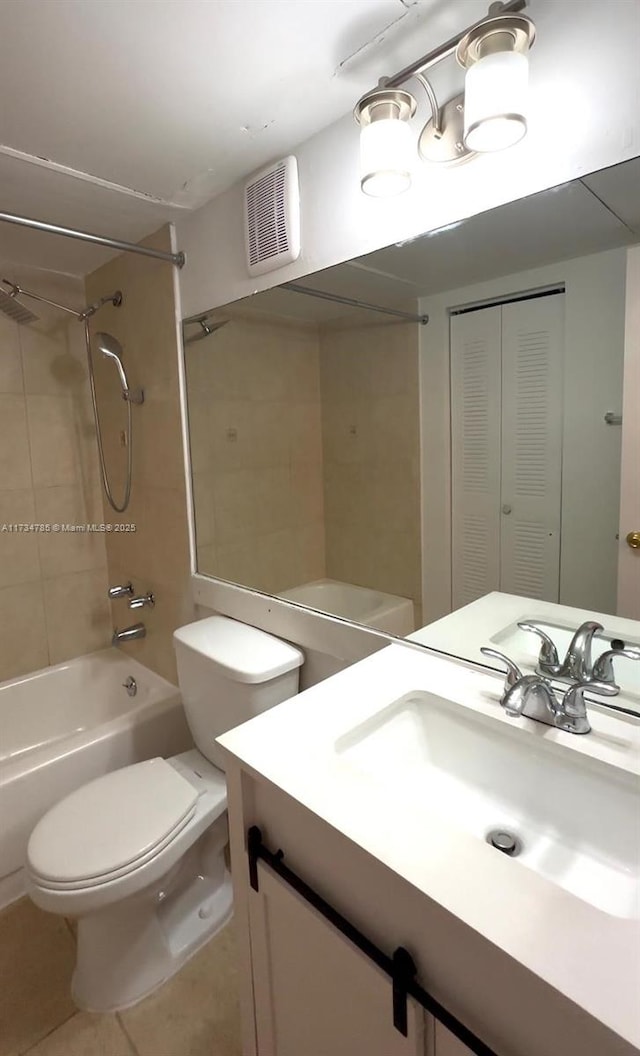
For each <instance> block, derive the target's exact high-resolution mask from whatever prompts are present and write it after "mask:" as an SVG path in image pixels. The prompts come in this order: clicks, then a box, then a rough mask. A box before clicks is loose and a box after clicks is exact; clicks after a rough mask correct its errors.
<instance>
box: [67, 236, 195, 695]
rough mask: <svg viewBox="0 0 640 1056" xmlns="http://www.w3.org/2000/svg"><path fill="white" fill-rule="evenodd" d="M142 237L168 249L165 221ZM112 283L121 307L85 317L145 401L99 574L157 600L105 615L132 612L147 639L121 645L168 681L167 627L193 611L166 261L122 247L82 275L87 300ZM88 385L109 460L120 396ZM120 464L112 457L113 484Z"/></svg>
mask: <svg viewBox="0 0 640 1056" xmlns="http://www.w3.org/2000/svg"><path fill="white" fill-rule="evenodd" d="M145 243H146V244H148V245H152V246H155V247H156V248H160V249H165V250H167V249H169V248H170V238H169V230H168V228H166V227H165V228H163V229H162V230H161V231H159V232H157V233H156V234H155V235H153V236H151V237H150V238H149V239H145ZM116 288H118V289H121V290H122V294H123V303H122V306H121V307H120V308H113V307H111V306H107V307H106V308H105V309H104V311H103V312H101V313H100V316H99V317H98V319H97V320H94V325H95V327H96V328H97V329H100V330H106V331H107V332H108V333H110V334H112V335H113V336H114V337H116V339H117V340H118V341H119V342H120V343H121V345H122V347H123V350H124V359H125V366H126V368H127V371H128V372H129V373H130V375H131V384H132V385H133V384H136V385H141V386H142V387H143V389H144V391H145V403H144V404H143V405H142V406H141V407H134V408H133V452H134V474H133V487H132V493H131V503H130V505H129V508H128V509H127V510H126V511H125V512H124V513H123V514H119V515H118V514H115V513H114V512H113V511H111V510H110V509H109V507H108V506H107V505H106V503H105V505H104V519H105V520H106V521H110V522H112V523H114V524H115V523H118V524H125V525H126V524H130V523H133V524H135V525H136V531H135V532H113V533H111V534H109V535H108V536H107V537H106V540H105V541H106V547H107V562H108V569H109V580H110V582H111V583H115V582H120V581H121V580H127V579H131V580H132V581H133V583H134V586H135V588H136V590H137V591H139V592H140V593H142V592H145V591H148V590H151V591H153V593H155V595H156V597H157V603H156V607H155V608H154V609H153V610H151V609H144V610H142V612H141V613H132V612H130V611H129V610H128V609H127V607H126V606H125V605H124V603H123V602H121V601H120V602H118V604H117V606H116V604H115V603H114V605H113V606H112V613H111V616H112V622H113V624H114V625H117V626H119V627H125V626H128V625H130V624H132V623H135V622H138V620H141V621H142V622H144V623H145V625H146V627H147V637H146V638H145V639H143V640H142V641H137V642H133V643H131V644H130V645H127V646H123V647H121V648H123V649H124V650H125V651H126V652H128V653H130V655H132V656H135V657H136V658H137V659H139V660H140V661H141V662H142V663H144V664H147V666H149V667H151V668H152V669H153V670H155V671H157V672H158V673H159V674H161V675H163V676H164V677H165V678H169V679H170V680H171V681H172V682H175V681H176V669H175V657H174V653H173V646H172V633H173V630H174V629H175V628H176V627H178V626H180V625H181V624H184V623H186V622H189V620H190V619H193V606H192V605H191V602H190V600H189V596H188V583H189V573H190V557H189V536H188V524H187V504H186V491H185V481H184V466H183V452H182V436H181V427H180V404H179V380H178V362H179V358H178V357H179V350H178V344H177V340H176V329H175V298H174V291H173V274H172V269H171V268H167V267H164V268H163V267H159V268H158V267H155V268H154V267H149V262H148V260H144V259H141V258H140V257H133V256H128V255H126V254H124V255H122V256H120V257H117V258H116V259H115V260H112V261H110V262H109V263H108V264H106V265H104V267H102V268H99V269H98V270H97V271H96V272H94V273H93V274H92V275H90V276H89V278H88V279H87V296H88V299H89V300H93V299H95V298H96V297H98V296H101V295H103V294H104V293H105V292H110V291H111V290H112V289H116ZM193 347H194V348H198V346H193ZM203 356H204V353H203V352H200V351H197V352H196V353H195V359H194V361H195V362H196V363H199V362H200V361H201V360H202V358H203ZM102 366H103V365H102ZM196 375H197V371H196ZM196 381H197V376H196V377H194V379H192V382H191V383H190V388H191V393H190V396H191V399H190V403H189V416H190V421H191V425H192V432H193V435H195V436H197V437H200V438H201V440H202V444H201V445H194V472H196V473H203V474H206V473H208V472H209V469H210V466H211V461H212V455H211V449H212V440H211V433H210V423H211V419H212V416H211V409H210V407H209V405H208V400H204V399H201V394H200V391H199V384H196ZM97 384H98V388H99V390H100V392H101V396H102V399H103V402H104V404H105V407H106V413H105V423H106V425H107V426H109V427H110V439H109V440H108V443H109V444H110V451H111V455H112V457H113V459H114V460H117V459H118V455H119V454H120V458H121V454H122V452H119V451H118V446H117V445H118V443H119V438H118V434H119V431H120V429H122V428H123V426H122V424H119V425H118V424H117V423H118V422H121V417H120V418H118V415H120V416H121V414H122V401H120V406H118V401H119V393H118V392H117V390H116V391H115V395H114V389H113V379H109V377H108V376H107V375H105V374H104V373H100V374H98V377H97ZM107 390H108V392H107ZM106 431H107V430H106V429H105V432H106ZM196 447H197V449H196ZM121 469H122V462H121V463H120V477H119V480H120V482H121V481H122V474H121Z"/></svg>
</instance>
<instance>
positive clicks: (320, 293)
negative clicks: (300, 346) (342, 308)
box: [280, 282, 429, 326]
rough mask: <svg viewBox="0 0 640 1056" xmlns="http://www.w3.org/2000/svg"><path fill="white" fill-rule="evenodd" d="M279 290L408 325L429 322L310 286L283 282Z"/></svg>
mask: <svg viewBox="0 0 640 1056" xmlns="http://www.w3.org/2000/svg"><path fill="white" fill-rule="evenodd" d="M280 289H281V290H291V291H292V292H293V293H306V295H307V296H308V297H318V298H319V299H320V300H321V301H333V302H334V303H335V304H346V305H348V306H349V307H350V308H366V309H367V311H369V312H380V313H381V314H382V315H394V316H396V318H398V319H405V320H406V321H407V322H409V323H420V325H421V326H426V324H427V323H428V322H429V316H428V315H413V314H412V313H411V312H401V311H400V310H399V309H398V308H382V307H381V306H380V305H379V304H367V302H366V301H357V300H355V298H354V297H343V296H342V295H341V294H339V293H325V292H324V290H313V289H311V287H310V286H301V285H300V284H299V283H297V282H283V283H282V285H281V286H280Z"/></svg>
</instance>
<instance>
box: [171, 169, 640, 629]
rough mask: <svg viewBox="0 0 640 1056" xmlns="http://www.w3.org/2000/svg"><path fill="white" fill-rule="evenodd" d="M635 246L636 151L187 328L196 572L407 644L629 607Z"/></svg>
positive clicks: (638, 208) (638, 228) (639, 204)
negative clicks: (464, 611) (454, 624)
mask: <svg viewBox="0 0 640 1056" xmlns="http://www.w3.org/2000/svg"><path fill="white" fill-rule="evenodd" d="M638 242H640V159H635V160H632V161H629V162H626V163H624V164H621V165H619V166H616V167H614V168H612V169H608V170H605V171H603V172H599V173H596V174H594V175H592V176H589V177H585V178H583V179H581V180H579V181H576V182H573V183H570V184H567V185H563V186H560V187H557V188H554V189H552V190H549V191H546V192H544V193H541V194H538V195H535V196H532V197H530V198H525V199H522V200H520V201H516V202H513V203H511V204H509V205H506V206H503V207H501V208H499V209H496V210H494V211H491V212H486V213H483V214H481V215H478V216H476V217H474V218H471V219H469V220H467V221H465V222H462V223H460V224H458V225H455V226H454V227H452V228H449V229H446V230H443V231H437V232H433V233H430V234H428V235H426V236H423V237H422V238H418V239H416V240H414V241H412V242H410V243H407V244H404V245H396V246H391V247H390V248H387V249H384V250H381V251H379V252H376V253H373V254H371V255H369V256H366V257H363V258H361V259H359V260H355V261H352V262H350V263H347V264H343V265H339V266H337V267H334V268H331V269H328V270H326V271H323V272H319V273H315V274H313V275H310V276H308V278H307V279H305V280H299V281H298V282H296V283H295V284H288V285H287V284H285V286H282V287H277V288H274V289H272V290H269V291H266V292H263V293H259V294H256V295H255V296H253V297H250V298H247V299H245V300H241V301H237V302H235V303H233V304H231V305H229V306H227V307H224V308H217V309H215V310H212V311H210V312H208V313H207V314H206V315H205V316H203V317H199V318H198V319H194V320H187V321H185V326H184V334H185V361H186V378H187V396H188V414H189V428H190V439H191V459H192V475H193V495H194V506H195V530H196V544H197V568H198V572H200V573H201V574H203V575H205V576H213V577H216V578H218V579H223V580H227V581H231V582H233V583H237V584H241V585H243V586H247V587H251V588H254V589H257V590H260V591H262V592H266V593H268V594H273V595H277V596H279V597H283V598H287V599H289V600H291V601H295V602H297V603H299V604H303V605H307V606H310V607H312V608H315V609H318V610H320V611H324V612H330V613H333V614H336V615H339V616H343V617H345V618H347V619H351V620H354V621H355V622H358V623H363V624H366V625H368V626H371V627H375V628H378V629H380V630H383V631H386V632H389V633H390V634H397V635H401V636H404V635H407V634H408V633H410V632H411V631H413V630H414V629H416V628H419V627H421V626H424V625H425V624H427V623H431V622H432V621H434V620H437V619H438V618H439V617H442V616H444V615H446V614H447V613H449V612H452V611H454V610H457V609H459V608H460V607H461V606H464V605H467V604H468V603H469V602H472V601H473V600H474V599H476V598H479V597H481V596H483V595H486V594H487V593H489V592H491V591H501V592H505V593H509V594H513V595H525V596H526V597H528V598H534V599H540V600H541V601H545V600H546V601H551V602H560V603H562V604H566V605H570V606H575V607H579V608H587V609H590V610H593V611H598V612H605V613H615V612H616V611H617V599H616V581H617V555H618V540H617V535H618V518H619V500H620V450H621V434H622V428H621V417H622V398H623V354H624V317H625V277H626V261H627V250H628V248H629V247H630V246H632V245H634V244H636V243H638ZM427 316H428V322H427V321H426V317H427ZM639 399H640V397H639Z"/></svg>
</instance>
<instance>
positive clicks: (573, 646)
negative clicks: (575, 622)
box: [563, 620, 604, 682]
mask: <svg viewBox="0 0 640 1056" xmlns="http://www.w3.org/2000/svg"><path fill="white" fill-rule="evenodd" d="M602 630H604V628H603V626H602V624H601V623H596V621H595V620H587V621H586V623H583V624H581V625H580V627H578V630H577V631H576V633H575V634H574V636H573V638H572V639H571V641H570V642H569V648H568V649H567V655H566V657H565V659H564V665H563V666H564V667H565V668H566V673H567V675H568V676H569V678H573V679H575V680H576V682H590V681H591V680H592V679H593V661H592V659H591V648H592V645H593V637H594V635H595V634H597V633H598V631H602Z"/></svg>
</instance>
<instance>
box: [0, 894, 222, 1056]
mask: <svg viewBox="0 0 640 1056" xmlns="http://www.w3.org/2000/svg"><path fill="white" fill-rule="evenodd" d="M74 961H75V939H74V936H73V932H72V930H71V928H70V927H69V926H68V925H67V923H66V921H65V920H64V919H63V918H61V917H56V916H53V915H52V914H50V913H43V912H42V911H41V910H39V909H37V908H36V906H34V905H33V904H32V903H31V902H29V900H28V899H21V900H20V901H19V902H15V903H14V904H13V905H12V906H9V907H7V909H5V910H3V911H2V912H0V1056H24V1054H25V1053H29V1056H241V1050H240V1013H239V1009H238V997H237V966H236V953H235V944H234V935H233V925H229V926H228V927H226V928H225V929H224V931H222V932H221V933H220V934H219V935H217V936H216V937H215V938H214V939H212V940H211V942H209V943H208V944H207V946H205V947H204V949H202V950H200V951H199V953H197V954H196V955H195V957H193V959H192V960H191V961H189V963H188V964H186V965H185V967H184V968H183V969H182V971H181V972H179V973H178V974H177V975H176V976H174V978H173V979H170V980H169V982H168V983H165V985H164V986H162V987H160V989H159V990H157V991H156V992H155V993H154V994H152V995H151V996H150V997H148V998H146V999H145V1000H144V1001H141V1002H140V1004H139V1005H136V1006H135V1007H134V1008H129V1009H126V1010H125V1011H123V1012H118V1013H116V1014H109V1015H93V1014H91V1015H90V1014H88V1013H86V1012H78V1010H77V1009H76V1008H75V1006H74V1005H73V1003H72V1001H71V997H70V996H69V984H70V980H71V973H72V971H73V965H74Z"/></svg>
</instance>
